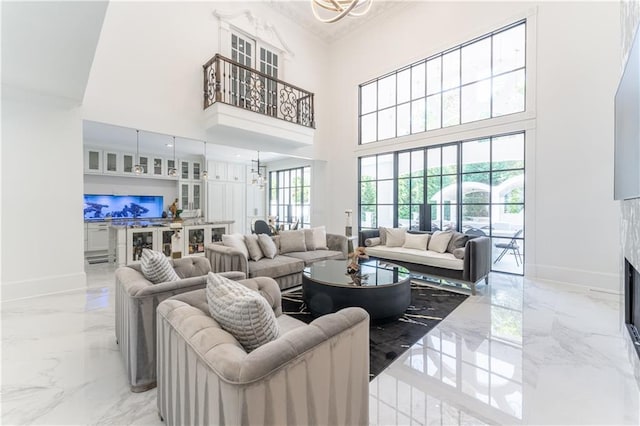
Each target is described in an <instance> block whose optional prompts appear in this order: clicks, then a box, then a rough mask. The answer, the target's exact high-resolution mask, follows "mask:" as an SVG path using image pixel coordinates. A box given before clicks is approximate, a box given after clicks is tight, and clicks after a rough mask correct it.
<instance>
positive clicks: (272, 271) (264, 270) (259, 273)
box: [249, 255, 304, 278]
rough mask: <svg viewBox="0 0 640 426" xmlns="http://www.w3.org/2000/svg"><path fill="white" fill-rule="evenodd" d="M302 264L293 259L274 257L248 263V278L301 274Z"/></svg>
mask: <svg viewBox="0 0 640 426" xmlns="http://www.w3.org/2000/svg"><path fill="white" fill-rule="evenodd" d="M303 269H304V262H303V261H302V260H300V259H296V258H295V257H289V256H288V255H287V256H276V257H274V258H273V259H270V258H267V257H265V258H262V259H260V261H258V262H249V278H254V277H270V278H278V277H283V276H285V275H291V274H296V273H299V272H302V270H303Z"/></svg>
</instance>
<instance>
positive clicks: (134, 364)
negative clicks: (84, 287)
mask: <svg viewBox="0 0 640 426" xmlns="http://www.w3.org/2000/svg"><path fill="white" fill-rule="evenodd" d="M169 262H170V263H171V265H172V266H173V268H174V270H175V272H176V274H178V276H179V277H180V280H178V281H171V282H164V283H158V284H154V283H152V282H151V281H149V280H147V279H146V278H145V276H144V275H143V274H142V272H141V266H140V265H129V266H123V267H121V268H118V269H117V270H116V273H115V276H116V319H115V322H116V339H117V341H118V346H119V349H120V354H121V355H122V359H123V361H124V365H125V369H126V372H127V378H128V381H129V385H130V387H131V391H132V392H144V391H146V390H149V389H151V388H154V387H155V386H156V308H157V307H158V304H159V303H160V302H162V301H163V300H165V299H167V298H169V297H171V296H175V295H176V294H180V293H184V292H187V291H192V290H197V289H199V288H204V287H205V286H206V284H207V273H209V271H211V266H210V264H209V260H208V259H206V258H205V257H196V256H189V257H184V258H182V259H176V260H169ZM224 275H225V276H226V277H227V278H230V279H233V280H238V279H243V278H245V274H244V273H242V272H227V273H225V274H224Z"/></svg>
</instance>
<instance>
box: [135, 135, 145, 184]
mask: <svg viewBox="0 0 640 426" xmlns="http://www.w3.org/2000/svg"><path fill="white" fill-rule="evenodd" d="M143 171H144V169H143V168H142V166H141V165H140V130H136V165H135V166H133V173H135V174H137V175H141V174H142V172H143Z"/></svg>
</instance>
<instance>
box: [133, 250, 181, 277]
mask: <svg viewBox="0 0 640 426" xmlns="http://www.w3.org/2000/svg"><path fill="white" fill-rule="evenodd" d="M140 269H141V270H142V275H144V277H145V278H146V279H148V280H149V281H151V282H152V283H154V284H158V283H166V282H169V281H178V280H179V279H180V277H179V276H178V274H176V271H175V270H174V269H173V266H171V262H169V259H167V257H166V256H165V255H164V253H160V252H159V251H153V250H149V249H142V257H141V259H140Z"/></svg>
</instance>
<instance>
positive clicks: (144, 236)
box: [127, 229, 154, 263]
mask: <svg viewBox="0 0 640 426" xmlns="http://www.w3.org/2000/svg"><path fill="white" fill-rule="evenodd" d="M153 234H154V232H153V230H151V231H149V230H146V229H130V230H128V236H129V241H128V242H127V243H128V244H127V254H128V258H129V259H128V260H129V261H128V262H127V263H134V262H139V261H140V260H141V258H142V250H143V249H149V250H153Z"/></svg>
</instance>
